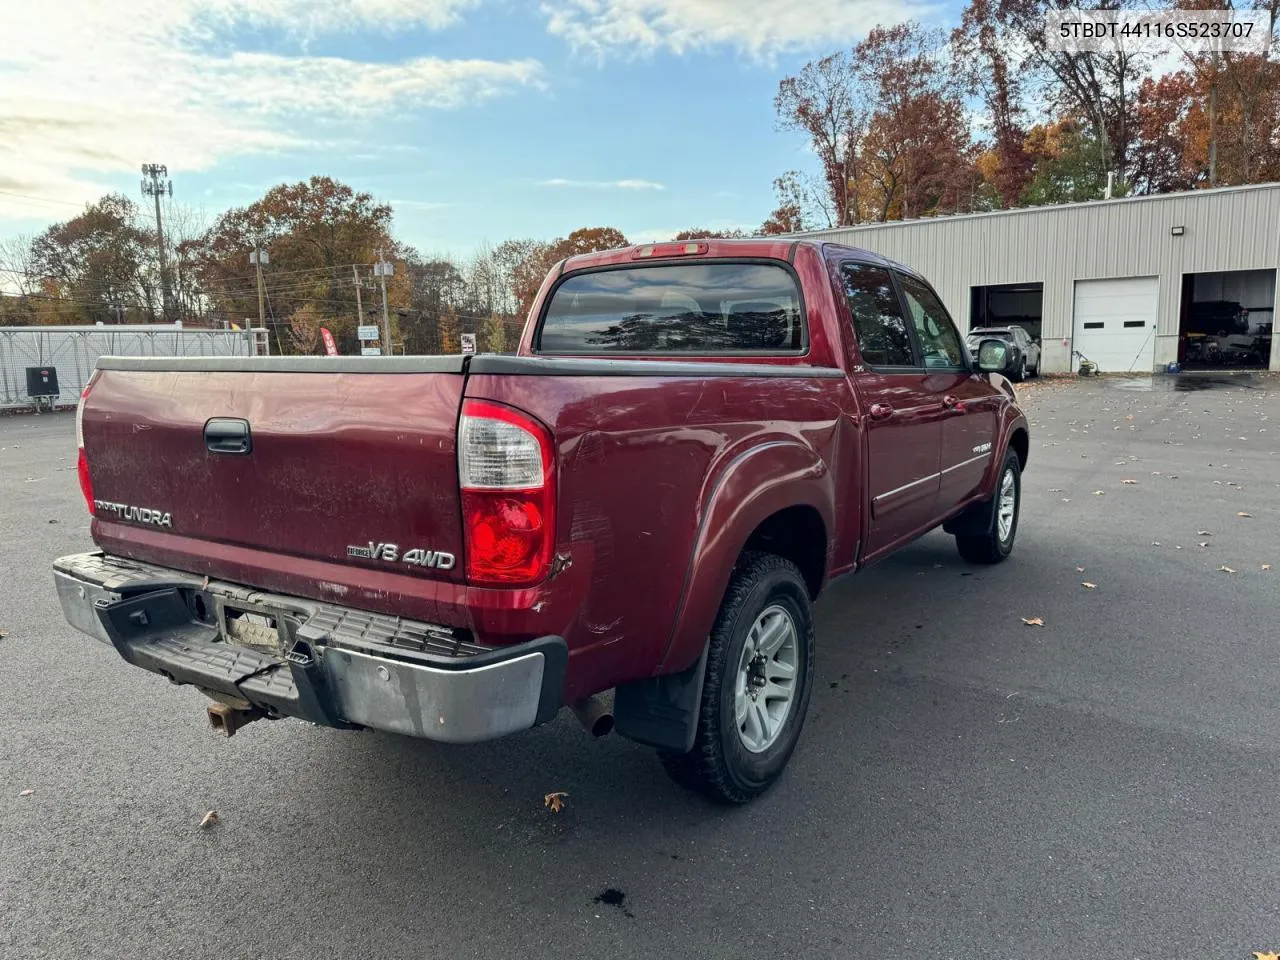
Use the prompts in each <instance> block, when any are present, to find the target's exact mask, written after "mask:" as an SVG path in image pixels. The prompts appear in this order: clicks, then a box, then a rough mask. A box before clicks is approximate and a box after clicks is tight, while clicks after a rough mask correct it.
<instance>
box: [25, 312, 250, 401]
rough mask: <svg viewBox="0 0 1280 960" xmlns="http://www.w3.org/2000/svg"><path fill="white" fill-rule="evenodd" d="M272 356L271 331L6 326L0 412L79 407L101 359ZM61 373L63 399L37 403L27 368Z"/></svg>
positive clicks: (167, 326)
mask: <svg viewBox="0 0 1280 960" xmlns="http://www.w3.org/2000/svg"><path fill="white" fill-rule="evenodd" d="M268 352H269V348H268V343H267V332H266V331H265V330H256V329H255V330H193V329H184V328H182V327H178V326H175V325H171V324H145V325H143V324H138V325H133V324H122V325H120V326H111V327H108V326H94V327H0V408H13V407H31V406H35V405H36V404H37V403H38V402H44V403H49V402H50V399H52V400H53V403H54V405H55V406H63V405H73V404H75V403H76V402H78V401H79V399H80V391H82V390H83V389H84V385H85V382H86V381H87V380H88V379H89V375H90V374H91V373H93V368H94V365H95V364H96V363H97V362H98V357H102V356H115V357H209V356H214V357H237V356H238V357H246V356H247V357H252V356H258V355H263V354H266V353H268ZM32 367H39V368H42V369H44V368H52V369H54V370H56V371H57V381H58V395H57V397H56V398H41V401H37V400H36V399H35V398H33V397H32V396H30V395H29V394H28V392H27V370H28V369H29V368H32Z"/></svg>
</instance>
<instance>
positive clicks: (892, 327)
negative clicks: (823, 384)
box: [840, 263, 916, 367]
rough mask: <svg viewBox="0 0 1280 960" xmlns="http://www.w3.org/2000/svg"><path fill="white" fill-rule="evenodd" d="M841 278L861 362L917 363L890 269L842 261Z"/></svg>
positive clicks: (902, 364) (889, 364) (896, 364)
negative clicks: (851, 315)
mask: <svg viewBox="0 0 1280 960" xmlns="http://www.w3.org/2000/svg"><path fill="white" fill-rule="evenodd" d="M840 279H841V282H842V285H843V286H844V295H845V299H846V300H848V301H849V312H850V313H851V314H853V329H854V333H855V334H857V337H858V350H859V352H860V353H861V354H862V360H863V362H864V363H868V364H870V365H871V366H873V367H912V366H916V361H915V354H914V351H913V350H912V348H911V334H910V333H909V332H908V330H907V321H906V319H905V318H904V317H903V316H902V305H901V304H900V303H899V301H898V294H897V292H896V291H895V290H894V288H893V277H891V276H890V275H889V271H888V270H886V269H884V268H883V267H874V266H871V265H870V264H866V263H842V264H841V265H840Z"/></svg>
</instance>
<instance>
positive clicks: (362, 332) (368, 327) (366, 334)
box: [356, 323, 378, 340]
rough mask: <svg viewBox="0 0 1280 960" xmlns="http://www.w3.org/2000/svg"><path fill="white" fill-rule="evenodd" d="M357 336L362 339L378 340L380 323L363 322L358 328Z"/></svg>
mask: <svg viewBox="0 0 1280 960" xmlns="http://www.w3.org/2000/svg"><path fill="white" fill-rule="evenodd" d="M356 336H358V337H359V338H360V339H361V340H377V339H378V325H377V324H376V323H368V324H365V323H362V324H360V326H358V327H357V328H356Z"/></svg>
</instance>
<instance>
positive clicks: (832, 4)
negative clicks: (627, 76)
mask: <svg viewBox="0 0 1280 960" xmlns="http://www.w3.org/2000/svg"><path fill="white" fill-rule="evenodd" d="M935 6H936V4H934V3H932V2H930V0H805V2H803V3H802V2H799V0H794V2H793V0H556V2H554V3H551V2H544V3H543V4H542V12H543V14H544V15H545V16H546V18H547V29H548V30H549V31H550V32H551V33H553V34H556V35H558V36H561V37H564V38H565V39H566V40H568V41H569V43H570V44H571V45H572V46H573V47H574V48H576V49H580V50H587V51H590V52H593V53H595V54H597V55H599V56H603V55H604V54H606V53H622V54H624V55H635V54H648V53H653V52H655V51H657V50H664V49H665V50H670V51H672V52H674V53H687V52H689V51H692V50H703V49H707V48H710V47H717V46H727V47H732V48H735V49H737V50H740V51H742V52H744V53H747V54H749V55H751V56H755V57H769V56H771V55H773V54H775V53H779V52H782V51H785V50H800V49H810V48H816V47H822V46H830V45H835V44H844V43H850V42H852V41H854V40H857V39H859V38H860V37H862V36H864V35H865V34H866V32H867V31H868V30H869V29H870V28H871V27H873V26H875V25H876V24H891V23H899V22H901V21H903V20H908V19H911V18H917V19H919V18H922V17H925V16H927V15H928V14H929V13H930V12H931V11H933V10H934V9H935Z"/></svg>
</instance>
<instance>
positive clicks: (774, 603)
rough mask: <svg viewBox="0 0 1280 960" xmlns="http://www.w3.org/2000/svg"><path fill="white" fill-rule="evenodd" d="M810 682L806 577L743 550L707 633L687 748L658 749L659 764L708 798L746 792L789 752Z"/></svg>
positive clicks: (763, 783) (746, 796)
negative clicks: (695, 722)
mask: <svg viewBox="0 0 1280 960" xmlns="http://www.w3.org/2000/svg"><path fill="white" fill-rule="evenodd" d="M812 684H813V619H812V617H811V615H810V601H809V591H808V588H807V587H806V586H805V583H804V578H803V577H801V575H800V571H799V570H798V569H797V568H796V565H795V564H793V563H791V562H790V561H789V560H784V559H783V558H782V557H778V556H775V555H773V554H769V553H757V552H754V551H752V552H747V553H744V554H743V555H742V558H741V559H740V560H739V561H738V565H737V566H736V567H735V568H734V572H733V577H732V579H731V580H730V581H729V589H728V592H727V593H726V594H725V598H724V602H723V603H722V604H721V607H720V613H719V615H718V616H717V617H716V622H715V626H714V627H713V628H712V631H711V636H710V638H709V647H708V650H707V667H706V678H705V680H704V681H703V685H702V701H701V704H700V706H699V711H698V729H697V733H696V734H695V737H694V743H693V749H692V750H690V751H689V752H688V753H672V752H669V751H661V752H660V753H659V756H660V758H661V759H662V765H663V767H665V768H666V771H667V773H668V774H669V775H670V776H671V778H672V779H673V780H675V781H676V782H677V783H679V784H681V785H682V786H686V787H690V788H692V789H695V790H698V791H700V792H702V793H704V794H706V795H708V796H710V797H711V798H712V799H714V800H718V801H721V802H723V803H746V802H747V801H749V800H752V799H753V798H755V797H756V796H758V795H759V794H761V793H763V792H764V791H765V790H766V789H767V788H768V787H769V786H770V785H771V784H772V783H773V782H774V781H775V780H777V779H778V777H779V776H780V775H781V773H782V770H783V768H784V767H786V765H787V761H788V760H790V759H791V753H792V751H793V750H795V746H796V741H797V740H798V739H799V738H800V729H801V727H802V726H803V725H804V717H805V713H806V712H807V710H808V708H809V692H810V688H811V687H812Z"/></svg>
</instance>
